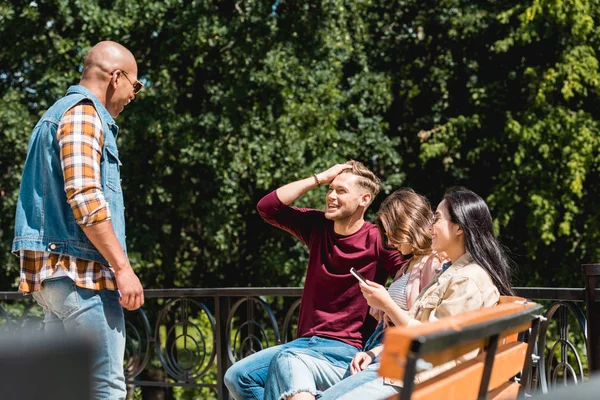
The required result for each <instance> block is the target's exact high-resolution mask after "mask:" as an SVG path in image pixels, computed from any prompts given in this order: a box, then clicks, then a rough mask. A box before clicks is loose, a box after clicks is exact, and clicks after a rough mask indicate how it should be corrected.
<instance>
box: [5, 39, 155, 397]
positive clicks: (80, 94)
mask: <svg viewBox="0 0 600 400" xmlns="http://www.w3.org/2000/svg"><path fill="white" fill-rule="evenodd" d="M142 86H143V85H142V83H141V82H139V81H138V69H137V63H136V61H135V58H134V56H133V54H131V52H130V51H129V50H127V49H126V48H125V47H123V46H121V45H120V44H118V43H115V42H100V43H98V44H97V45H95V46H94V47H93V48H92V49H91V50H90V51H89V52H88V53H87V55H86V56H85V60H84V65H83V74H82V78H81V81H80V82H79V85H75V86H71V87H70V88H69V89H68V90H67V92H66V95H65V96H64V97H62V98H61V99H60V100H58V101H57V102H56V103H55V104H54V105H53V106H52V107H50V108H49V109H48V111H46V113H45V114H44V116H43V117H42V118H41V119H40V121H39V122H38V123H37V125H36V126H35V128H34V130H33V133H32V136H31V139H30V141H29V147H28V150H27V160H26V161H25V168H24V171H23V179H22V182H21V189H20V193H19V200H18V203H17V210H16V220H15V238H14V241H13V246H12V251H13V252H14V253H15V254H16V255H18V256H19V257H20V265H21V279H20V285H19V290H20V291H21V292H23V293H26V294H32V295H33V298H34V299H35V300H36V301H37V302H38V303H39V304H40V305H41V306H42V307H43V309H44V315H45V318H44V324H45V331H46V332H48V333H50V334H55V335H61V336H64V335H65V334H67V335H81V334H83V335H85V336H86V337H91V338H93V339H95V341H96V344H97V347H98V349H99V351H98V352H97V354H95V355H94V357H95V358H94V364H93V368H94V371H93V385H92V387H93V398H94V399H111V400H113V399H124V398H125V396H126V388H125V377H124V374H123V357H124V350H125V321H124V317H123V308H126V309H128V310H135V309H137V308H139V307H140V306H141V305H142V304H143V303H144V292H143V289H142V285H141V283H140V281H139V279H138V277H137V276H136V274H135V272H134V271H133V269H132V268H131V265H130V263H129V260H128V258H127V253H126V247H125V215H124V206H123V193H122V191H121V179H120V168H121V161H120V156H119V152H118V150H117V143H116V140H115V139H116V137H117V134H118V131H119V127H118V126H117V125H116V124H115V121H114V118H116V117H117V116H118V115H119V114H120V113H121V112H122V111H123V109H124V108H125V106H126V105H127V104H129V103H130V102H131V101H132V100H133V99H135V96H136V94H137V93H139V91H140V90H141V89H142Z"/></svg>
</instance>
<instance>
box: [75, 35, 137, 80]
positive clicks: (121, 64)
mask: <svg viewBox="0 0 600 400" xmlns="http://www.w3.org/2000/svg"><path fill="white" fill-rule="evenodd" d="M132 68H135V70H136V71H131V69H132ZM117 69H125V70H129V71H128V72H130V73H132V72H133V73H136V74H137V64H136V62H135V57H133V54H132V53H131V52H130V51H129V50H127V48H126V47H125V46H122V45H120V44H119V43H117V42H110V41H105V42H100V43H98V44H97V45H95V46H94V47H92V48H91V49H90V51H88V53H87V54H86V55H85V59H84V61H83V76H82V79H85V80H87V79H98V78H100V77H103V78H104V79H105V80H108V79H109V75H108V74H110V73H111V72H113V71H115V70H117ZM104 79H103V80H104Z"/></svg>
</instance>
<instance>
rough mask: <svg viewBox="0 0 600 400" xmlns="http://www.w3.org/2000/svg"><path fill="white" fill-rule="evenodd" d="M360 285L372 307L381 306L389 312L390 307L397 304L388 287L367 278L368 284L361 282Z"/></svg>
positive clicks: (380, 307)
mask: <svg viewBox="0 0 600 400" xmlns="http://www.w3.org/2000/svg"><path fill="white" fill-rule="evenodd" d="M359 285H360V290H361V292H362V294H363V296H365V299H367V303H369V305H370V306H371V307H375V308H379V309H380V310H382V311H383V312H387V310H389V307H390V306H393V305H394V304H395V303H394V300H392V298H391V296H390V294H389V293H388V291H387V290H386V288H385V287H383V286H382V285H380V284H378V283H375V282H371V281H369V280H367V284H366V285H365V284H364V283H362V282H361V283H359Z"/></svg>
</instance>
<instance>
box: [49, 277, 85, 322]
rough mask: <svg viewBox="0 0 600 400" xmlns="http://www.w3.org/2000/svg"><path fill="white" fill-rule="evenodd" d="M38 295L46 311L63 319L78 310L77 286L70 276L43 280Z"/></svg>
mask: <svg viewBox="0 0 600 400" xmlns="http://www.w3.org/2000/svg"><path fill="white" fill-rule="evenodd" d="M40 296H41V297H42V299H43V304H44V305H45V306H46V307H47V309H48V311H50V312H52V313H54V314H56V315H57V316H58V317H59V318H60V319H65V318H67V317H69V316H70V315H71V314H73V313H74V312H76V311H78V310H79V296H78V294H77V287H76V286H75V282H73V280H72V279H71V278H68V277H64V278H59V279H50V280H46V281H44V283H43V284H42V290H41V292H40Z"/></svg>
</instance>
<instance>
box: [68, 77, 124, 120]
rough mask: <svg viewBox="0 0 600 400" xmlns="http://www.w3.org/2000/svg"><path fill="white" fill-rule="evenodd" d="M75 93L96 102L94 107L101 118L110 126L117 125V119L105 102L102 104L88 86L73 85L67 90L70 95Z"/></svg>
mask: <svg viewBox="0 0 600 400" xmlns="http://www.w3.org/2000/svg"><path fill="white" fill-rule="evenodd" d="M73 93H77V94H81V95H84V96H85V97H87V98H89V99H90V100H92V101H93V102H94V107H95V108H96V111H97V112H98V114H99V115H100V119H101V120H102V121H104V122H106V124H107V125H108V126H111V125H116V124H115V120H114V119H113V117H112V116H111V115H110V113H109V112H108V110H107V109H106V107H105V106H104V104H102V103H101V102H100V100H98V98H97V97H96V96H94V95H93V94H92V92H90V91H89V89H88V88H86V87H85V86H82V85H73V86H71V87H70V88H69V89H68V90H67V94H68V95H69V94H73Z"/></svg>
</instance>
